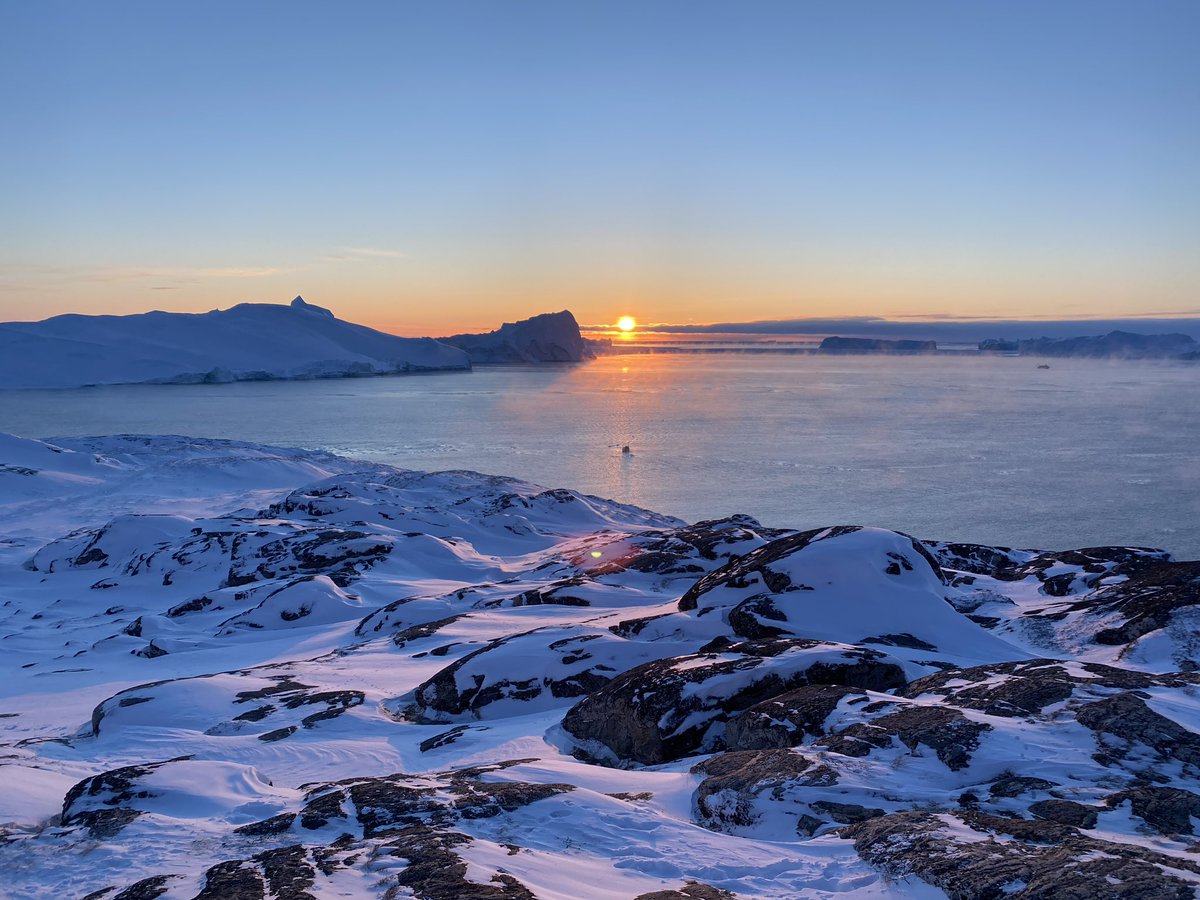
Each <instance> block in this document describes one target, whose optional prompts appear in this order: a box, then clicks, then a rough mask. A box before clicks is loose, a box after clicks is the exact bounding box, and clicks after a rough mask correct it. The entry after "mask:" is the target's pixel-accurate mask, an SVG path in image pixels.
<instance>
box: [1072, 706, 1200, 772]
mask: <svg viewBox="0 0 1200 900" xmlns="http://www.w3.org/2000/svg"><path fill="white" fill-rule="evenodd" d="M1075 718H1076V719H1077V720H1078V721H1079V723H1080V724H1081V725H1085V726H1086V727H1088V728H1091V729H1092V730H1093V731H1096V732H1098V733H1099V734H1098V739H1099V740H1101V742H1102V744H1104V745H1105V746H1107V747H1109V748H1110V749H1112V750H1113V751H1114V752H1115V753H1116V754H1117V756H1118V758H1119V757H1121V756H1124V755H1125V753H1127V752H1128V751H1129V750H1130V748H1132V747H1133V746H1135V745H1138V744H1143V745H1145V746H1147V747H1149V748H1150V749H1152V750H1154V751H1155V752H1156V753H1157V754H1158V755H1159V756H1160V757H1162V758H1164V759H1177V760H1179V761H1180V762H1182V763H1185V764H1186V765H1189V766H1200V734H1196V733H1195V732H1193V731H1188V730H1187V729H1186V728H1184V727H1183V726H1182V725H1180V724H1179V723H1178V722H1175V721H1173V720H1171V719H1168V718H1167V717H1166V716H1164V715H1160V714H1159V713H1156V712H1155V711H1154V710H1152V709H1151V708H1150V707H1149V706H1147V705H1146V702H1145V701H1144V700H1143V699H1142V698H1141V697H1139V696H1137V695H1136V694H1133V693H1131V692H1128V691H1126V692H1123V693H1120V694H1114V695H1113V696H1111V697H1105V698H1104V699H1103V700H1097V701H1096V702H1095V703H1089V704H1088V705H1087V706H1082V707H1080V708H1079V709H1077V710H1076V711H1075ZM1104 735H1111V736H1112V737H1115V738H1117V740H1118V742H1119V743H1118V744H1116V745H1115V746H1114V745H1113V742H1112V741H1111V740H1109V741H1104V740H1103V738H1102V736H1104Z"/></svg>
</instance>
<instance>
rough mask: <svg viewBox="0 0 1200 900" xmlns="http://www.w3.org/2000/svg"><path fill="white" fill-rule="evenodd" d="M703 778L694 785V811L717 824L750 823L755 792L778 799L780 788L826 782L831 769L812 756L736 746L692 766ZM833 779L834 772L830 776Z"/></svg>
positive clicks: (834, 777) (753, 815)
mask: <svg viewBox="0 0 1200 900" xmlns="http://www.w3.org/2000/svg"><path fill="white" fill-rule="evenodd" d="M692 772H693V773H694V774H697V775H703V776H704V780H703V781H701V782H700V786H699V787H698V788H697V789H696V811H697V814H698V815H699V816H700V818H701V819H702V820H703V821H704V822H705V823H707V824H709V825H712V826H714V827H717V828H725V827H731V826H732V827H739V826H746V825H752V824H753V823H754V822H755V821H757V819H758V813H757V812H755V808H754V807H755V804H756V802H757V801H758V798H759V795H761V794H765V793H769V794H772V795H774V797H775V799H779V798H780V796H781V793H782V790H783V789H784V788H785V787H787V786H790V785H794V784H798V783H804V782H803V781H802V779H804V776H805V773H809V774H810V775H811V776H812V778H811V783H814V784H820V785H827V784H829V783H830V778H831V776H832V773H831V772H830V770H828V769H827V768H825V767H820V766H814V765H813V762H812V760H810V759H808V758H807V757H804V756H801V755H800V754H799V753H793V752H792V751H791V750H739V751H734V752H731V753H721V754H719V755H717V756H714V757H712V758H710V759H706V760H705V761H704V762H702V763H700V764H699V765H697V766H695V767H693V768H692ZM832 778H833V780H836V776H832Z"/></svg>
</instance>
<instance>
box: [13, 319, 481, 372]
mask: <svg viewBox="0 0 1200 900" xmlns="http://www.w3.org/2000/svg"><path fill="white" fill-rule="evenodd" d="M469 368H471V361H470V359H469V358H468V356H467V354H466V353H465V352H464V351H462V350H460V349H458V348H456V347H451V346H448V345H447V344H443V343H441V342H439V341H436V340H434V339H433V338H404V337H397V336H395V335H392V334H385V333H384V332H382V331H376V330H375V329H374V328H368V327H366V326H365V325H355V324H354V323H352V322H345V321H343V320H341V319H339V318H337V317H336V316H334V314H333V313H332V312H330V311H329V310H327V309H324V308H322V307H320V306H314V305H313V304H311V303H306V302H305V301H304V300H303V298H301V297H297V298H296V299H295V300H293V301H292V302H291V304H289V305H283V304H274V303H241V304H239V305H237V306H234V307H232V308H230V309H214V310H212V311H211V312H206V313H170V312H148V313H140V314H138V315H130V316H84V315H65V316H55V317H54V318H51V319H46V320H44V321H41V322H7V323H3V324H0V388H69V387H82V386H85V385H94V384H136V383H158V384H164V383H169V384H194V383H201V382H225V381H256V380H268V379H297V378H332V377H339V376H356V375H386V374H397V373H407V372H430V371H440V370H447V369H469Z"/></svg>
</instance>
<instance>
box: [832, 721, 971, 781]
mask: <svg viewBox="0 0 1200 900" xmlns="http://www.w3.org/2000/svg"><path fill="white" fill-rule="evenodd" d="M991 727H992V726H990V725H987V724H985V723H982V722H975V721H972V720H971V719H968V718H967V717H966V716H965V715H963V713H962V712H960V711H959V710H957V709H952V708H950V707H946V706H910V707H907V708H904V709H900V710H897V711H896V712H892V713H888V714H887V715H884V716H880V717H879V718H877V719H872V720H871V721H870V722H869V723H867V722H858V723H855V724H854V725H851V726H849V727H848V728H845V729H843V730H841V731H839V732H837V733H836V734H834V735H832V736H830V737H827V738H822V739H821V740H820V741H819V742H818V743H820V744H822V745H824V746H826V747H828V748H829V749H830V750H832V751H834V752H835V753H841V754H843V755H846V756H866V755H867V754H869V753H870V752H871V749H872V748H884V747H888V746H890V745H891V738H892V737H896V738H897V739H899V741H900V742H901V743H902V744H904V746H906V747H908V748H909V749H910V750H916V749H917V747H918V746H919V745H924V746H926V747H929V748H930V749H931V750H933V751H934V753H936V754H937V758H938V759H940V760H941V761H942V762H943V763H945V764H946V766H947V767H948V768H950V769H952V770H958V769H964V768H966V767H967V766H968V765H970V762H971V754H972V753H974V751H975V750H977V749H978V748H979V737H980V735H982V734H983V733H984V732H986V731H990V730H991Z"/></svg>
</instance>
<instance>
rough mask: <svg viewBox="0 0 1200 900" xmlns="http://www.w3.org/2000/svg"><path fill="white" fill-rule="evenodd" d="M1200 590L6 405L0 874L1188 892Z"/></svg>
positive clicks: (295, 887)
mask: <svg viewBox="0 0 1200 900" xmlns="http://www.w3.org/2000/svg"><path fill="white" fill-rule="evenodd" d="M304 314H305V315H309V313H304ZM311 315H319V314H318V313H312V314H311ZM1198 605H1200V563H1195V562H1181V561H1176V560H1172V559H1171V558H1170V557H1169V556H1168V555H1167V554H1165V553H1163V552H1161V551H1156V550H1152V549H1144V548H1129V547H1101V548H1088V549H1082V550H1065V551H1064V550H1057V551H1038V550H1014V549H1006V548H996V547H984V546H979V545H973V544H955V543H934V542H928V541H922V540H919V539H916V538H913V537H910V536H908V535H905V534H901V533H898V532H893V531H886V530H882V529H877V528H870V527H859V526H853V525H851V526H846V525H833V526H831V527H825V528H820V529H816V530H812V531H805V532H795V531H784V530H779V529H774V528H771V527H768V526H764V525H762V524H760V523H758V522H756V521H754V520H753V519H750V518H747V517H731V518H727V519H722V520H716V521H706V522H699V523H695V524H686V523H684V522H681V521H679V520H676V519H672V518H669V517H666V516H661V515H658V514H656V513H653V512H650V511H647V510H644V509H638V508H635V507H631V506H626V505H621V504H618V503H615V502H612V501H608V500H603V499H600V498H596V497H590V496H586V495H582V494H579V493H576V492H574V491H571V490H564V489H549V490H548V489H544V488H541V487H538V486H535V485H532V484H527V483H524V482H518V481H514V480H511V479H506V478H499V477H493V476H488V475H481V474H477V473H473V472H441V473H424V472H413V471H405V470H398V469H394V468H390V467H387V466H382V465H374V464H369V463H362V462H356V461H353V460H348V459H344V458H341V457H337V456H334V455H331V454H325V453H312V452H305V451H299V450H295V451H293V450H281V449H279V448H273V447H265V446H258V445H252V444H244V443H236V442H228V441H216V440H205V439H193V438H182V437H134V436H118V437H106V438H86V439H84V438H77V439H70V440H62V441H56V442H54V443H43V442H38V441H33V440H27V439H23V438H18V437H14V436H9V435H3V436H0V649H2V650H3V652H2V653H0V742H2V743H3V747H2V748H0V777H2V783H3V784H4V790H3V791H0V871H3V872H4V881H3V886H2V890H4V891H8V892H11V895H12V896H20V897H42V896H46V897H49V896H53V897H85V896H86V897H96V898H99V897H104V898H109V900H113V898H122V900H132V898H153V897H160V896H161V897H165V898H204V900H216V898H230V897H253V898H265V897H272V898H303V897H335V896H336V897H383V896H387V897H400V896H415V897H420V898H431V900H443V898H531V897H538V898H580V897H588V898H634V897H641V898H644V900H647V898H653V900H688V898H691V900H713V898H725V900H727V898H730V897H789V898H791V897H833V896H838V895H853V896H856V897H919V898H925V897H940V896H946V895H949V896H952V897H977V896H978V897H985V896H986V897H995V896H1012V897H1052V896H1078V897H1084V896H1087V897H1124V898H1129V897H1145V898H1150V897H1154V898H1163V897H1171V898H1175V897H1179V898H1182V897H1193V896H1194V895H1195V891H1196V888H1197V887H1198V886H1200V860H1198V859H1197V857H1196V854H1195V852H1194V851H1195V849H1196V847H1197V841H1196V837H1195V834H1194V829H1195V824H1196V822H1197V820H1200V789H1197V785H1196V775H1197V768H1198V767H1200V733H1198V730H1200V700H1198V699H1197V686H1198V685H1200V642H1198V641H1197V638H1196V625H1197V622H1198V621H1200V618H1198V615H1197V613H1198Z"/></svg>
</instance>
